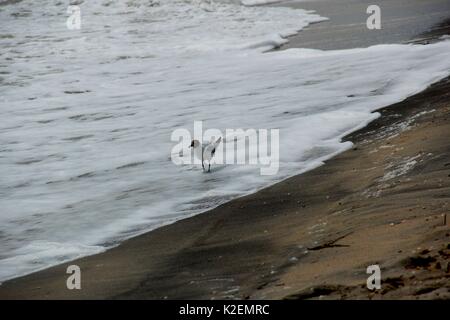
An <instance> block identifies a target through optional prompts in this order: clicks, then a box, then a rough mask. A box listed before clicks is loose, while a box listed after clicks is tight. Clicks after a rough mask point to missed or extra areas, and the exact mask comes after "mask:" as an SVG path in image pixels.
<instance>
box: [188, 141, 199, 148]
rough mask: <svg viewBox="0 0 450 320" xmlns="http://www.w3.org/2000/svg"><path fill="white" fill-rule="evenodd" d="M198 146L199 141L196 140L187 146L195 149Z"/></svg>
mask: <svg viewBox="0 0 450 320" xmlns="http://www.w3.org/2000/svg"><path fill="white" fill-rule="evenodd" d="M199 146H200V141H198V140H192V141H191V145H190V146H189V148H197V147H199Z"/></svg>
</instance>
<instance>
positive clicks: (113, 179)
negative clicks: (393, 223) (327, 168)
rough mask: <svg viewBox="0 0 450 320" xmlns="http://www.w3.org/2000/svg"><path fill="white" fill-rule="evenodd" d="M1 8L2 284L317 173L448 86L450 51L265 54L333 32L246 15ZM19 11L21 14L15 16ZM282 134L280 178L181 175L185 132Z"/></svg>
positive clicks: (215, 10) (206, 8) (397, 48)
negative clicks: (410, 104)
mask: <svg viewBox="0 0 450 320" xmlns="http://www.w3.org/2000/svg"><path fill="white" fill-rule="evenodd" d="M9 2H10V3H9V4H7V5H0V21H1V22H0V119H1V121H0V208H1V209H0V244H1V245H0V281H4V280H6V279H10V278H13V277H17V276H20V275H24V274H27V273H30V272H33V271H36V270H39V269H42V268H45V267H48V266H51V265H54V264H57V263H61V262H64V261H67V260H70V259H74V258H76V257H80V256H85V255H89V254H94V253H97V252H101V251H103V250H105V249H106V248H109V247H111V246H114V245H116V244H118V243H120V241H122V240H123V239H126V238H129V237H131V236H134V235H137V234H139V233H142V232H145V231H148V230H152V229H154V228H157V227H159V226H162V225H165V224H168V223H171V222H174V221H176V220H179V219H182V218H185V217H188V216H192V215H194V214H198V213H200V212H203V211H205V210H207V209H210V208H213V207H215V206H217V205H219V204H221V203H224V202H226V201H229V200H230V199H233V198H236V197H238V196H242V195H244V194H248V193H250V192H254V191H255V190H258V189H260V188H262V187H264V186H267V185H270V184H273V183H275V182H277V181H280V180H282V179H284V178H286V177H288V176H292V175H294V174H298V173H301V172H304V171H306V170H309V169H311V168H314V167H316V166H318V165H320V164H322V161H323V160H324V159H328V158H330V157H331V156H332V155H334V154H336V153H338V152H341V151H343V150H345V149H347V148H349V147H350V146H351V144H350V143H341V141H340V139H341V137H342V136H343V135H345V134H347V133H349V132H351V131H353V130H355V129H357V128H360V127H362V126H364V125H365V124H367V123H368V122H369V121H371V120H372V119H374V118H375V117H377V116H378V114H376V113H371V112H372V111H373V110H375V109H377V108H380V107H383V106H386V105H389V104H391V103H394V102H398V101H400V100H402V99H404V98H406V97H408V96H410V95H412V94H414V93H417V92H419V91H421V90H423V89H424V88H426V87H427V86H428V85H429V84H431V83H433V82H435V81H437V80H439V79H441V78H443V77H445V76H447V75H448V74H449V73H450V41H449V40H446V41H442V42H439V43H436V44H432V45H427V46H422V45H380V46H374V47H369V48H361V49H351V50H339V51H320V50H312V49H290V50H286V51H280V52H267V51H268V50H270V49H272V48H274V47H276V46H278V45H280V44H282V43H284V42H285V41H286V39H285V37H286V36H288V35H291V34H294V33H295V32H298V31H299V30H301V29H302V28H304V27H306V26H307V25H308V24H310V23H314V22H319V21H322V20H323V19H325V18H324V17H320V16H318V15H316V14H314V13H313V12H307V11H303V10H294V9H289V8H275V7H264V6H248V5H249V4H253V3H256V2H253V3H251V1H249V2H247V5H246V6H244V5H241V4H240V2H238V1H220V2H218V1H215V2H214V3H212V4H210V3H209V2H200V1H188V0H183V1H182V0H164V1H162V0H161V1H156V0H153V1H151V0H130V1H108V0H90V1H85V2H84V3H82V4H81V5H80V8H81V23H82V24H81V29H80V30H69V29H67V28H66V19H67V16H68V15H67V13H66V10H67V2H64V1H49V0H42V1H39V2H38V1H27V0H23V1H9ZM12 2H14V3H12ZM200 120H202V121H203V122H204V127H205V129H207V128H218V129H221V130H223V131H225V129H226V128H231V129H236V128H244V129H246V128H257V129H279V130H280V170H279V172H278V173H277V174H276V175H273V176H262V175H260V168H259V167H257V166H246V165H239V166H238V165H220V166H215V168H213V172H212V173H211V174H204V173H202V170H201V168H199V167H198V166H196V165H187V166H176V165H174V164H173V163H172V161H171V159H170V156H171V150H172V148H173V147H174V145H175V142H172V141H171V140H170V137H171V133H172V131H173V130H174V129H177V128H187V129H193V123H194V121H200Z"/></svg>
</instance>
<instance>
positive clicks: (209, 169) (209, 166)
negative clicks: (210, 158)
mask: <svg viewBox="0 0 450 320" xmlns="http://www.w3.org/2000/svg"><path fill="white" fill-rule="evenodd" d="M208 172H211V163H209V164H208Z"/></svg>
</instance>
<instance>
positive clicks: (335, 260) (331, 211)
mask: <svg viewBox="0 0 450 320" xmlns="http://www.w3.org/2000/svg"><path fill="white" fill-rule="evenodd" d="M400 2H402V1H399V2H396V1H394V3H400ZM326 3H329V2H327V1H324V4H323V10H324V12H319V13H320V14H321V15H324V16H329V17H330V18H331V20H330V21H329V22H324V23H320V24H315V25H312V26H311V27H309V28H308V29H307V30H305V31H303V32H302V33H301V34H299V35H298V36H295V37H292V38H291V39H290V40H291V41H290V43H289V44H288V45H286V46H285V47H283V48H289V47H295V46H306V47H313V48H319V49H331V48H332V49H342V48H352V47H355V46H365V45H371V44H376V43H385V42H408V41H413V42H417V43H428V42H432V41H436V40H437V39H438V38H439V37H441V36H442V35H444V34H449V33H450V27H449V26H450V23H449V21H448V20H447V21H445V20H443V16H447V17H448V16H449V15H448V12H446V11H445V10H444V9H443V8H447V9H448V4H447V5H445V4H443V3H444V1H435V3H434V4H435V6H431V5H430V8H431V7H432V8H433V11H432V12H431V13H430V15H429V16H427V18H426V19H424V21H425V22H424V24H422V25H421V26H420V27H418V28H417V29H415V30H411V29H407V31H405V32H404V33H402V34H398V33H395V32H389V30H391V31H392V30H394V29H395V28H400V27H399V26H398V25H396V24H393V25H392V28H393V29H389V23H388V24H387V27H386V29H384V30H383V33H382V34H380V38H377V39H375V40H374V39H372V40H369V39H370V38H368V37H367V36H366V35H360V34H357V33H355V32H353V31H352V28H353V27H350V26H347V27H342V28H341V29H339V28H333V23H336V24H340V23H341V22H342V21H343V20H341V19H345V20H346V21H351V19H350V20H348V17H349V16H351V17H354V18H355V19H357V17H360V15H359V14H360V13H361V12H360V10H359V9H360V8H359V7H351V8H353V9H352V10H354V11H353V15H352V14H351V13H349V12H347V13H345V15H344V13H343V12H344V11H342V10H341V11H339V10H337V9H336V8H335V7H330V6H327V5H326ZM346 3H348V4H349V5H350V4H351V3H352V1H349V2H346ZM308 6H311V7H312V6H313V5H312V4H309V2H308V1H307V2H305V6H303V7H305V8H306V9H311V8H309V7H308ZM326 8H327V9H326ZM319 9H320V7H319ZM319 9H317V10H318V11H320V10H319ZM428 9H429V8H428V7H427V8H424V9H423V10H428ZM327 10H328V11H327ZM333 10H336V16H337V17H339V16H340V17H341V18H336V19H335V20H333V14H330V13H332V12H333ZM356 12H357V13H358V14H356ZM362 14H363V16H365V14H364V12H362ZM416 14H417V13H416ZM363 21H365V20H363ZM389 21H393V20H389ZM405 21H406V22H405V23H406V25H407V24H408V23H412V22H411V21H410V20H409V19H406V18H405ZM414 23H416V22H414ZM431 23H432V26H433V28H431V25H430V24H431ZM403 27H404V25H403ZM403 27H402V30H403ZM329 30H334V31H333V32H329ZM337 32H342V34H344V35H345V36H343V37H342V41H340V42H339V43H336V42H333V43H331V42H330V41H329V39H331V38H334V39H336V33H337ZM410 32H412V33H413V34H410ZM346 37H347V38H346ZM388 38H389V40H387V39H388ZM327 39H328V40H327ZM377 112H379V113H380V117H379V118H378V119H376V120H375V121H373V122H371V123H370V124H369V125H368V126H367V127H365V128H363V129H360V130H358V131H356V132H354V133H352V134H350V135H348V136H346V137H345V139H344V140H346V141H351V142H353V144H354V145H353V148H352V149H350V150H348V151H346V152H343V153H341V154H339V155H337V156H336V157H334V158H332V159H330V160H328V161H326V163H325V164H324V165H323V166H320V167H318V168H316V169H314V170H312V171H308V172H306V173H304V174H301V175H297V176H294V177H291V178H289V179H287V180H284V181H282V182H280V183H277V184H275V185H273V186H271V187H268V188H265V189H263V190H261V191H259V192H257V193H255V194H251V195H248V196H245V197H241V198H238V199H235V200H233V201H231V202H228V203H226V204H223V205H221V206H219V207H217V208H215V209H213V210H210V211H208V212H205V213H202V214H200V215H197V216H194V217H191V218H188V219H184V220H181V221H178V222H176V223H173V224H171V225H168V226H164V227H162V228H159V229H156V230H154V231H151V232H148V233H146V234H143V235H141V236H138V237H135V238H132V239H130V240H127V241H125V242H123V243H122V244H120V245H119V246H117V247H115V248H113V249H110V250H108V251H106V252H104V253H101V254H97V255H93V256H90V257H85V258H81V259H78V260H76V261H73V262H70V263H65V264H62V265H59V266H55V267H52V268H49V269H46V270H43V271H40V272H36V273H33V274H30V275H27V276H24V277H21V278H16V279H13V280H9V281H6V282H5V283H3V284H2V285H1V286H0V299H318V298H320V299H449V298H450V263H449V262H450V259H449V257H450V143H449V139H448V137H449V136H450V121H449V119H450V78H447V79H444V80H442V81H440V82H438V83H436V84H434V85H432V86H431V87H429V88H428V89H427V90H425V91H424V92H421V93H418V94H416V95H414V96H412V97H410V98H408V99H406V100H404V101H402V102H400V103H397V104H395V105H391V106H388V107H385V108H382V109H380V110H378V111H377ZM71 264H76V265H78V266H80V268H81V270H82V290H67V288H66V279H67V274H66V269H67V266H68V265H71ZM373 264H378V265H379V266H380V268H381V277H382V288H381V290H377V291H369V290H368V289H367V288H366V280H367V277H368V275H367V274H366V268H367V267H368V266H369V265H373Z"/></svg>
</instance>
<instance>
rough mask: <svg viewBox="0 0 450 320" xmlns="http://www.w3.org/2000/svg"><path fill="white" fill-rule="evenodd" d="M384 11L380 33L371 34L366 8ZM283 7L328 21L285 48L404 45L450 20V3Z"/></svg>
mask: <svg viewBox="0 0 450 320" xmlns="http://www.w3.org/2000/svg"><path fill="white" fill-rule="evenodd" d="M371 4H377V5H378V6H379V7H380V10H381V30H369V29H367V27H366V20H367V18H368V17H369V15H368V14H367V13H366V10H367V7H368V6H369V5H371ZM282 5H284V6H289V7H293V8H302V9H305V10H315V11H316V12H317V13H318V14H320V15H321V16H324V17H327V18H329V20H328V21H324V22H321V23H317V24H313V25H310V26H309V27H308V28H306V29H304V30H303V31H302V32H300V33H299V34H298V35H295V36H293V37H291V38H289V43H287V44H286V45H284V46H283V47H282V48H283V49H285V48H298V47H302V48H313V49H322V50H330V49H333V50H334V49H347V48H357V47H368V46H372V45H377V44H387V43H404V42H408V41H409V40H410V39H412V38H415V37H416V36H417V35H420V34H422V33H425V32H428V31H429V30H430V29H433V28H434V27H435V26H436V25H437V24H439V23H440V22H442V21H443V20H445V19H446V18H448V17H450V1H448V0H427V1H422V0H379V1H376V3H375V2H373V1H371V0H303V1H301V2H291V1H286V2H283V3H282Z"/></svg>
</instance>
